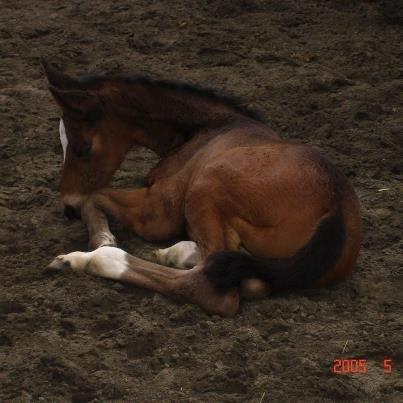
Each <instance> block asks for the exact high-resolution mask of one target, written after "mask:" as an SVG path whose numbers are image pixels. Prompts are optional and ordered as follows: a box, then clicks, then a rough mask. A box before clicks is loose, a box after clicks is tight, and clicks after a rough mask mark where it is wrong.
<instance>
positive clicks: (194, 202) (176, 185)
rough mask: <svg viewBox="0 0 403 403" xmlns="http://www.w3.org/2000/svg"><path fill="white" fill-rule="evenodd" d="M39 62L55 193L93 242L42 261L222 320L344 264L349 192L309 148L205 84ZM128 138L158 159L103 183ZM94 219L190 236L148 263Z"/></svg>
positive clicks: (324, 281)
mask: <svg viewBox="0 0 403 403" xmlns="http://www.w3.org/2000/svg"><path fill="white" fill-rule="evenodd" d="M44 67H45V71H46V75H47V78H48V81H49V88H50V91H51V93H52V94H53V97H54V99H55V100H56V102H57V104H58V105H59V106H60V108H61V111H62V118H61V121H60V137H61V143H62V146H63V152H64V164H63V170H62V175H61V182H60V192H61V200H62V203H63V205H64V207H65V213H66V215H67V216H69V217H72V216H75V215H78V213H80V214H81V217H82V219H83V221H84V222H85V223H86V224H87V227H88V231H89V238H90V246H91V248H93V249H95V250H94V251H92V252H73V253H71V254H68V255H64V256H59V257H57V258H56V259H55V260H54V261H53V262H52V263H51V267H53V268H62V267H71V268H72V269H74V270H77V271H85V272H89V273H93V274H96V275H99V276H103V277H108V278H112V279H116V280H121V281H127V282H130V283H133V284H136V285H138V286H141V287H145V288H148V289H151V290H154V291H157V292H160V293H163V294H165V295H168V296H173V297H177V298H179V299H181V300H183V301H188V302H193V303H196V304H198V305H200V306H201V307H202V308H203V309H205V310H206V311H207V312H209V313H216V314H220V315H223V316H231V315H234V314H235V313H236V311H237V309H238V305H239V296H245V297H250V298H253V297H261V296H264V295H266V294H267V293H268V292H269V291H272V290H280V289H290V288H305V287H316V286H325V285H329V284H333V283H336V282H338V281H340V280H342V279H344V278H345V277H346V276H347V275H348V274H349V273H350V272H351V270H352V268H353V266H354V264H355V261H356V259H357V256H358V253H359V249H360V240H361V220H360V211H359V203H358V199H357V197H356V195H355V193H354V190H353V188H352V187H351V185H350V184H349V182H348V181H347V179H346V178H345V177H344V176H343V175H342V174H341V173H340V172H339V171H338V170H337V169H336V168H335V167H334V166H333V165H332V164H331V163H330V162H328V161H327V160H326V159H325V158H324V157H323V156H321V155H320V154H319V153H318V152H317V151H315V150H314V149H313V148H311V147H310V146H308V145H303V144H298V143H295V142H290V141H285V140H282V139H280V138H279V137H278V135H277V134H276V133H274V132H273V131H272V130H271V129H269V128H268V127H267V126H266V125H265V124H264V123H262V121H261V120H260V119H259V117H258V116H256V115H255V114H254V113H252V112H250V111H248V110H246V109H244V108H241V107H240V106H239V105H238V104H237V103H236V102H234V100H232V99H229V98H226V97H222V96H219V95H217V94H215V93H213V92H211V91H207V90H204V89H200V88H197V87H194V86H190V85H186V84H179V83H175V82H166V81H158V80H150V79H147V78H144V77H133V76H129V77H128V76H118V77H107V76H106V77H105V76H85V77H80V78H72V77H70V76H67V75H66V74H63V73H61V72H59V71H57V70H55V69H54V68H52V67H51V66H49V65H47V64H45V65H44ZM134 145H143V146H146V147H148V148H150V149H152V150H153V151H155V152H156V153H157V154H158V155H159V156H160V157H161V160H160V162H159V163H158V164H157V166H156V167H155V168H154V169H153V170H152V171H151V172H150V174H149V175H148V186H147V187H144V188H139V189H132V190H117V189H108V188H106V186H107V185H108V183H109V182H110V180H111V179H112V176H113V174H114V173H115V172H116V170H117V169H118V168H119V166H120V164H121V163H122V161H123V159H124V157H125V155H126V153H127V152H128V150H129V149H130V148H131V147H132V146H134ZM107 215H109V216H112V217H114V218H116V219H117V220H119V221H120V222H122V223H123V224H125V225H126V226H128V227H129V228H131V229H132V230H133V231H134V232H135V233H136V234H137V235H139V236H141V237H142V238H144V239H145V240H147V241H167V240H169V239H172V238H174V237H177V236H180V235H182V234H184V233H186V234H187V236H188V238H189V239H190V240H191V241H192V242H188V243H185V244H183V243H180V244H179V245H175V246H174V247H173V249H170V250H168V251H166V250H165V251H162V252H161V251H160V252H158V253H157V256H158V257H159V262H160V263H161V264H162V265H159V264H155V263H151V262H147V261H144V260H142V259H138V258H136V257H133V256H130V255H128V254H127V253H125V252H124V251H122V250H121V249H118V248H116V247H114V246H115V245H116V243H115V238H114V236H113V235H112V234H111V232H110V230H109V226H108V222H107V218H106V217H107ZM166 265H169V266H171V265H173V266H177V267H182V268H183V267H187V268H188V267H191V268H190V269H189V270H180V269H178V268H172V267H167V266H166Z"/></svg>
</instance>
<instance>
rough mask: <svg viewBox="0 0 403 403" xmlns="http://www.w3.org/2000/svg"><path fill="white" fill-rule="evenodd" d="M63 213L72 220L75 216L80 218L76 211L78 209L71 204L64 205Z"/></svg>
mask: <svg viewBox="0 0 403 403" xmlns="http://www.w3.org/2000/svg"><path fill="white" fill-rule="evenodd" d="M64 215H65V216H66V217H67V218H68V219H69V220H74V219H75V218H80V214H79V213H78V210H77V209H75V208H74V207H71V206H66V207H65V208H64Z"/></svg>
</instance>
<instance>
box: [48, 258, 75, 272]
mask: <svg viewBox="0 0 403 403" xmlns="http://www.w3.org/2000/svg"><path fill="white" fill-rule="evenodd" d="M69 267H70V263H69V262H68V261H66V260H65V259H64V255H60V256H57V257H55V258H54V259H53V260H52V261H51V262H50V263H49V264H48V265H47V266H46V268H45V272H56V271H61V270H64V269H68V268H69Z"/></svg>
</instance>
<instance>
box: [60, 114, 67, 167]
mask: <svg viewBox="0 0 403 403" xmlns="http://www.w3.org/2000/svg"><path fill="white" fill-rule="evenodd" d="M59 134H60V142H61V143H62V147H63V162H64V161H65V160H66V151H67V144H69V141H68V140H67V135H66V128H65V127H64V123H63V119H60V125H59Z"/></svg>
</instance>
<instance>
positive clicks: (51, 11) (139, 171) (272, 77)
mask: <svg viewBox="0 0 403 403" xmlns="http://www.w3.org/2000/svg"><path fill="white" fill-rule="evenodd" d="M400 4H401V3H399V2H398V1H396V2H394V1H384V2H376V1H358V0H351V1H347V0H338V1H337V0H334V1H326V0H325V1H319V0H317V1H313V0H306V1H297V0H281V1H280V0H267V1H263V0H222V1H218V0H195V1H184V0H182V1H180V0H172V1H169V2H168V1H166V2H162V1H149V0H147V1H146V0H136V1H129V0H118V1H113V2H112V1H105V0H98V1H84V2H83V1H81V0H80V1H78V0H74V1H69V2H59V1H43V0H36V1H28V0H24V1H19V0H15V1H7V0H2V1H0V5H1V10H0V58H1V62H0V113H1V116H0V172H1V175H0V256H1V260H0V261H1V270H0V278H1V280H0V290H1V291H0V292H1V294H0V400H1V401H4V402H7V401H18V402H29V401H35V402H36V401H46V402H48V401H49V402H50V401H52V402H65V401H73V402H88V401H99V402H100V401H110V400H111V401H112V400H114V401H138V402H144V401H183V402H185V401H186V402H187V401H192V402H213V401H217V402H285V401H290V400H294V401H307V402H331V401H335V400H344V401H357V402H362V401H382V402H384V401H388V402H397V401H399V395H400V398H401V396H402V395H401V394H402V389H403V381H402V378H401V375H402V372H401V371H402V367H401V363H402V358H403V351H402V327H401V326H402V315H401V312H402V311H401V309H402V301H401V295H402V283H401V277H400V275H401V269H402V252H403V251H402V248H403V243H402V238H401V235H402V234H401V231H402V228H401V223H402V207H403V206H402V190H403V187H402V165H401V163H402V160H401V157H402V150H401V146H402V134H403V120H402V111H403V109H402V108H403V106H402V93H403V92H402V91H403V81H402V77H403V67H402V64H401V57H402V56H403V53H402V30H401V29H402V26H401V23H402V17H403V14H402V7H401V5H400ZM41 56H44V57H46V58H47V59H48V60H49V61H51V62H54V63H55V64H56V65H58V66H59V67H61V68H63V69H65V70H66V71H68V72H70V73H80V72H89V71H97V72H119V71H134V72H139V73H147V74H149V75H151V76H153V77H163V78H168V79H182V80H188V81H191V82H195V83H198V84H201V85H206V84H208V85H209V86H212V87H215V88H217V89H219V90H222V91H224V92H227V93H232V94H235V95H238V96H241V97H242V98H243V99H244V100H245V103H246V104H250V105H251V106H254V107H259V108H260V109H262V110H263V111H264V113H265V116H266V118H267V121H268V122H269V124H270V125H271V126H272V127H273V128H274V129H276V130H278V131H279V132H280V133H281V134H282V135H283V136H284V137H289V138H297V139H300V140H301V141H303V142H308V143H310V144H313V145H315V146H317V147H319V148H320V149H321V150H322V151H323V153H325V154H326V155H327V156H329V157H330V158H331V159H332V161H334V163H335V164H336V165H337V166H338V167H339V168H340V169H341V170H342V171H343V172H344V173H345V174H346V175H348V176H349V178H350V179H351V181H352V182H353V184H354V186H355V187H356V189H357V192H358V194H359V197H360V200H361V203H362V214H363V223H364V241H363V250H362V254H361V256H360V259H359V262H358V265H357V267H356V269H355V271H354V274H353V275H352V277H351V278H350V279H349V280H348V281H347V282H345V283H343V284H341V285H339V286H337V287H334V288H331V289H323V290H313V291H312V290H309V291H306V292H300V293H287V294H282V295H277V296H273V297H271V298H268V299H266V300H263V301H258V302H249V303H243V304H242V306H241V309H240V312H239V314H238V315H237V316H236V317H235V318H233V319H221V318H219V317H214V316H213V317H209V316H207V315H206V314H204V313H203V312H201V311H200V310H199V309H198V308H197V307H195V306H190V305H183V306H179V305H176V304H175V303H173V302H171V301H170V300H168V299H166V298H164V297H162V296H159V295H154V294H153V293H150V292H147V291H144V290H140V289H137V288H135V287H130V286H126V285H121V284H117V283H113V282H111V281H106V280H102V279H98V278H91V277H77V276H76V275H74V274H72V273H66V274H62V275H53V276H52V275H46V274H44V273H43V269H44V267H45V266H46V264H47V263H49V261H50V260H51V259H52V258H53V257H54V256H55V255H58V254H60V253H64V252H70V251H74V250H85V249H86V247H87V234H86V231H85V228H84V226H83V225H82V223H81V222H80V221H72V222H69V221H67V220H66V219H65V218H64V217H63V214H62V211H61V210H60V207H59V204H58V194H57V187H58V178H59V172H60V167H61V162H62V151H61V146H60V143H59V138H58V132H57V128H58V111H57V110H56V108H55V107H54V105H53V103H52V100H51V97H50V95H49V93H48V91H47V88H46V83H45V80H44V76H43V72H42V70H41V67H40V65H39V58H40V57H41ZM156 161H157V159H156V157H155V155H153V154H152V153H151V152H149V151H146V150H142V149H140V150H135V151H133V152H131V153H130V155H129V157H128V159H127V161H126V162H125V164H124V166H123V167H122V169H121V170H120V171H119V173H118V174H117V175H116V178H115V180H114V185H115V186H119V187H130V186H139V185H140V183H141V181H142V179H143V178H144V176H145V174H146V173H147V171H148V170H149V168H150V167H151V166H153V164H155V162H156ZM113 230H114V232H115V233H116V235H117V237H118V239H119V241H120V245H121V247H122V248H124V249H125V250H127V251H129V252H130V253H133V254H135V255H138V256H141V257H143V258H147V259H150V258H151V255H150V252H151V251H152V249H153V248H155V247H156V246H155V245H150V244H147V243H144V242H143V241H142V240H141V239H138V238H137V237H136V236H135V235H133V234H131V233H129V232H127V231H125V230H124V229H122V228H120V227H119V226H118V225H116V224H114V226H113ZM399 271H400V273H399ZM342 357H345V358H351V357H353V358H354V357H355V358H357V357H359V358H363V359H365V360H366V361H367V367H368V372H367V373H366V374H354V375H333V374H332V373H331V372H330V367H331V364H332V362H333V360H334V359H337V358H342ZM385 357H390V358H391V359H392V361H393V365H394V368H393V372H392V374H385V373H384V368H383V360H384V358H385Z"/></svg>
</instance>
